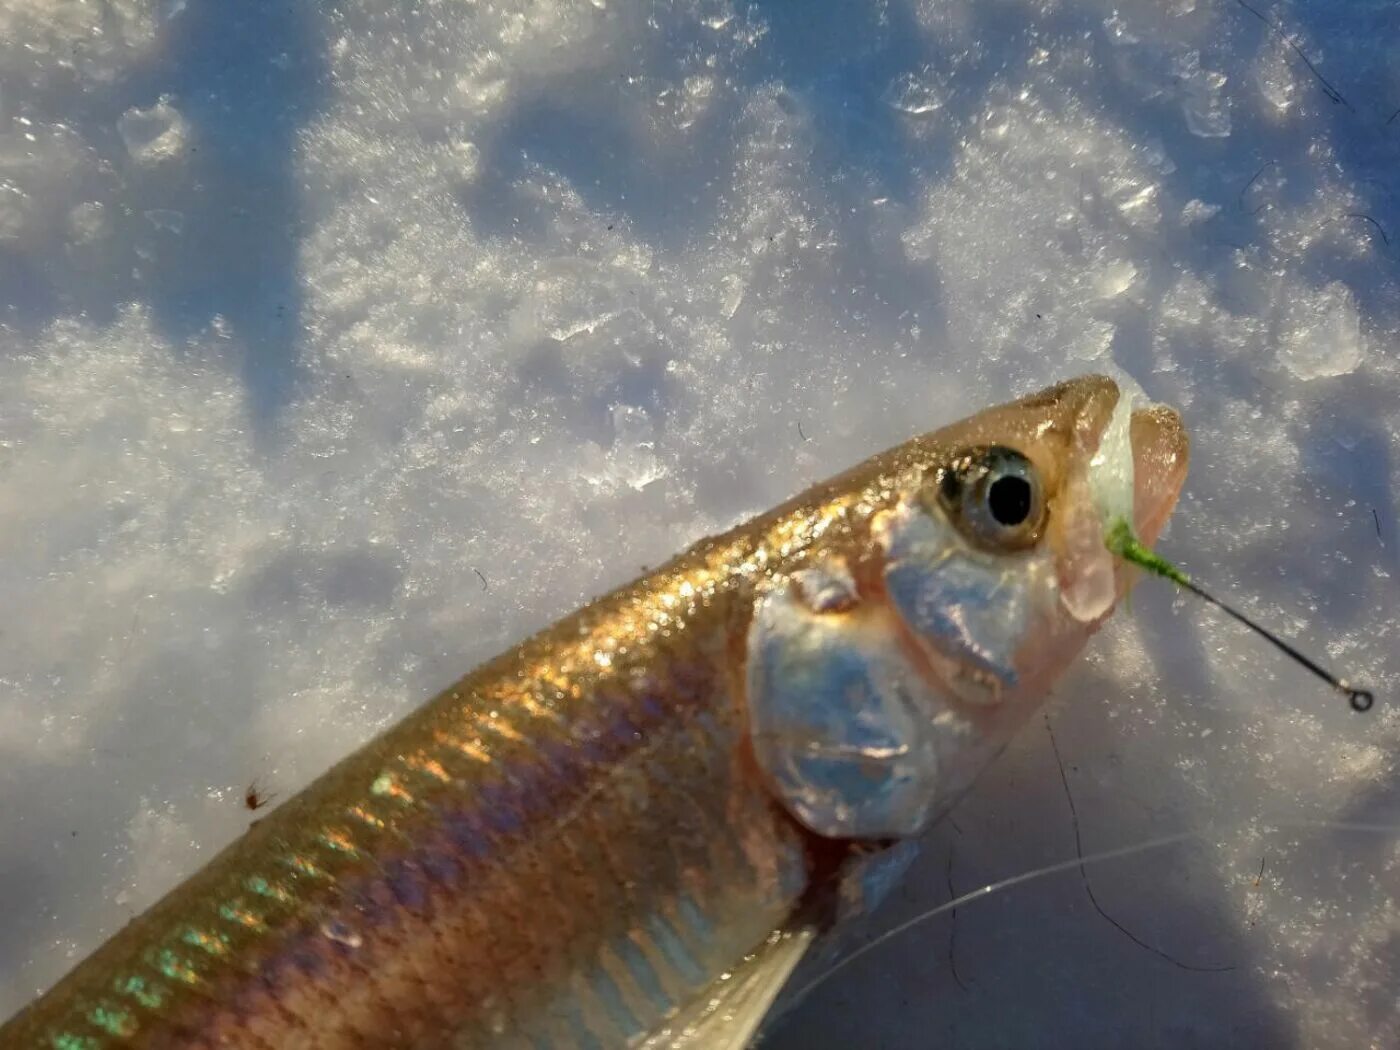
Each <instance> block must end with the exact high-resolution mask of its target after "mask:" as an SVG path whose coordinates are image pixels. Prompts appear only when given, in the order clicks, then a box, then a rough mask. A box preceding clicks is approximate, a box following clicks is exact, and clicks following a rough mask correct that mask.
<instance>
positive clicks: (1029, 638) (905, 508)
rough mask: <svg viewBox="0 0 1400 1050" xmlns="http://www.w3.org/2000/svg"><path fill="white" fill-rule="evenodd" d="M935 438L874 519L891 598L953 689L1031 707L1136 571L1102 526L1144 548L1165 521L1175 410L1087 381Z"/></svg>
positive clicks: (1174, 473) (1182, 463)
mask: <svg viewBox="0 0 1400 1050" xmlns="http://www.w3.org/2000/svg"><path fill="white" fill-rule="evenodd" d="M928 447H929V453H928V459H927V460H926V462H924V463H922V464H920V465H919V467H918V469H917V471H916V472H915V473H914V474H913V475H912V476H911V478H910V480H909V481H908V482H906V483H905V485H904V486H903V487H902V491H901V492H900V494H899V495H898V496H897V498H896V500H895V502H894V505H893V506H892V507H891V508H889V509H887V510H886V511H884V512H882V513H881V514H879V515H877V517H876V519H875V521H874V523H873V527H872V533H873V537H874V539H875V541H876V546H877V548H878V551H879V555H880V574H881V582H882V584H883V586H884V589H885V594H886V597H887V600H888V602H889V604H890V606H891V607H892V608H893V610H894V611H895V612H896V614H897V616H898V618H899V620H900V621H901V623H902V625H903V627H904V628H905V629H907V630H908V632H909V634H910V636H911V638H912V639H913V641H914V642H915V645H916V647H917V649H918V650H919V652H920V653H921V654H922V655H923V657H924V658H925V659H926V660H927V661H928V669H929V671H930V672H931V673H932V674H933V676H934V677H935V679H936V680H937V681H938V683H939V685H940V686H941V687H942V688H943V689H944V690H945V691H946V692H948V693H950V694H952V695H954V696H956V697H958V698H960V699H961V700H963V701H964V702H967V703H973V704H987V705H994V706H998V707H1004V706H1011V707H1015V706H1017V705H1018V704H1020V703H1026V702H1029V703H1038V702H1039V700H1040V699H1042V698H1043V696H1044V693H1045V692H1046V690H1047V689H1048V688H1049V686H1050V684H1051V682H1052V681H1053V680H1054V678H1055V677H1056V676H1057V675H1058V674H1059V673H1060V672H1061V671H1063V670H1064V668H1065V667H1066V666H1067V665H1068V664H1069V663H1070V662H1071V661H1072V660H1073V659H1074V657H1075V656H1076V655H1077V654H1078V652H1079V651H1080V649H1082V647H1083V645H1084V643H1085V642H1086V641H1087V640H1088V638H1089V637H1090V635H1092V634H1093V632H1094V631H1095V630H1096V629H1097V628H1098V627H1099V626H1100V625H1101V624H1102V623H1103V622H1104V621H1105V620H1106V619H1107V618H1108V617H1109V616H1110V615H1111V613H1112V612H1113V609H1114V607H1115V606H1116V604H1117V603H1118V601H1119V600H1120V599H1121V598H1122V597H1123V596H1124V594H1125V593H1126V592H1127V590H1128V588H1129V587H1130V586H1131V585H1132V582H1133V580H1134V579H1135V575H1136V574H1135V572H1134V571H1133V570H1131V568H1130V567H1129V566H1127V565H1125V564H1124V563H1122V562H1121V560H1120V559H1118V558H1116V557H1115V556H1114V555H1113V554H1112V553H1111V552H1110V550H1109V548H1108V546H1107V544H1106V542H1105V537H1106V531H1107V529H1108V527H1109V524H1110V523H1111V522H1112V521H1113V520H1115V519H1117V518H1123V519H1125V520H1127V521H1129V522H1130V523H1131V524H1132V525H1133V527H1134V529H1135V531H1136V533H1137V535H1138V536H1139V537H1141V538H1142V540H1143V541H1144V542H1145V543H1148V544H1151V543H1152V542H1153V541H1154V540H1155V539H1156V537H1157V535H1158V534H1159V533H1160V532H1161V530H1162V527H1163V526H1164V525H1165V523H1166V521H1167V518H1168V516H1169V515H1170V513H1171V510H1172V508H1173V507H1174V505H1175V503H1176V499H1177V496H1178V494H1179V492H1180V489H1181V485H1182V482H1183V481H1184V479H1185V475H1186V467H1187V461H1188V458H1189V453H1188V447H1187V438H1186V431H1185V429H1184V427H1183V426H1182V424H1181V419H1180V417H1179V416H1178V415H1177V413H1176V412H1174V411H1173V410H1171V409H1170V408H1166V407H1164V406H1158V405H1154V406H1148V407H1140V408H1139V407H1135V406H1134V404H1133V398H1132V397H1131V396H1130V395H1126V394H1123V393H1122V392H1120V390H1119V387H1118V385H1117V384H1116V383H1115V382H1114V381H1113V380H1112V379H1109V378H1107V377H1104V376H1085V377H1082V378H1079V379H1075V380H1072V381H1070V382H1067V383H1062V384H1060V385H1058V386H1055V387H1051V388H1050V389H1048V390H1045V391H1042V392H1041V393H1038V394H1035V395H1033V396H1031V397H1027V398H1024V399H1022V400H1020V401H1016V402H1012V403H1010V404H1007V405H1002V406H998V407H996V408H992V409H989V410H987V411H984V412H982V413H980V414H978V415H976V416H973V417H971V418H970V419H967V420H964V421H963V422H961V423H958V424H954V425H953V426H951V427H948V428H946V429H945V430H942V431H939V432H937V433H936V434H934V435H931V437H930V439H929V440H928Z"/></svg>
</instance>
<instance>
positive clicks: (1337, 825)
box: [792, 820, 1400, 1003]
mask: <svg viewBox="0 0 1400 1050" xmlns="http://www.w3.org/2000/svg"><path fill="white" fill-rule="evenodd" d="M1304 828H1308V829H1326V830H1331V831H1354V832H1359V833H1361V834H1371V835H1390V836H1395V837H1400V824H1370V823H1365V822H1362V821H1344V820H1282V821H1275V822H1271V823H1269V824H1264V825H1258V824H1254V823H1252V822H1249V821H1243V822H1241V823H1239V824H1234V825H1225V826H1223V827H1219V828H1198V829H1197V830H1195V831H1178V832H1176V833H1174V834H1171V835H1160V836H1158V837H1157V838H1153V839H1147V840H1146V841H1144V842H1136V843H1134V844H1133V845H1131V846H1118V847H1116V848H1115V849H1106V850H1102V851H1100V852H1098V853H1090V854H1088V855H1086V856H1083V857H1071V858H1069V859H1068V860H1062V861H1057V862H1055V863H1054V864H1047V865H1045V866H1044V867H1043V868H1034V869H1032V870H1031V871H1024V872H1022V873H1021V874H1019V875H1012V876H1011V877H1009V878H1005V879H1001V880H999V881H997V882H989V883H987V884H986V885H985V886H979V887H978V888H977V889H975V890H971V891H969V892H967V893H964V894H963V895H962V896H961V897H955V898H954V899H953V900H950V901H945V902H944V903H942V904H939V905H935V906H934V907H932V908H930V909H928V910H927V911H924V912H920V913H919V914H918V915H915V916H914V917H913V918H910V919H906V920H905V921H904V922H901V923H899V924H898V925H896V926H892V927H891V928H890V929H888V930H886V931H885V932H884V933H882V934H880V935H879V936H878V937H875V938H873V939H872V940H869V941H866V942H865V943H864V944H862V945H861V946H860V947H859V948H856V949H855V950H854V951H852V952H851V953H850V954H849V955H847V956H846V957H845V958H843V959H839V960H837V961H836V962H835V963H833V964H832V965H831V966H830V967H828V968H827V969H826V970H824V971H823V972H821V973H819V974H818V975H817V976H816V977H814V978H812V979H811V980H810V981H808V982H807V983H806V984H805V985H803V986H802V989H801V991H799V992H798V993H797V994H796V995H795V996H793V999H792V1002H793V1003H797V1002H801V1001H802V1000H804V999H806V998H807V996H808V995H810V994H811V993H812V992H813V991H814V990H815V989H816V988H818V987H820V986H821V985H823V984H825V983H826V982H827V981H829V980H831V978H833V977H835V976H836V975H837V974H838V973H840V972H841V971H842V970H844V969H846V968H847V967H848V966H850V965H851V964H852V963H854V962H856V961H858V960H860V959H862V958H864V957H865V956H867V955H869V954H870V953H871V952H873V951H875V949H877V948H880V947H883V946H884V945H886V944H888V943H889V942H890V941H893V940H895V939H896V938H898V937H902V936H904V935H905V934H906V933H908V932H909V931H910V930H913V929H916V928H917V927H919V926H922V925H923V924H924V923H926V922H928V921H929V920H931V919H935V918H937V917H938V916H940V915H942V914H943V913H944V912H946V911H952V910H953V909H955V908H962V907H964V906H966V905H968V904H971V903H972V902H973V901H977V900H981V899H982V898H984V897H990V896H991V895H992V894H994V893H1000V892H1001V891H1002V890H1008V889H1011V888H1012V887H1013V886H1020V885H1021V884H1023V883H1027V882H1034V881H1036V880H1039V879H1044V878H1048V877H1049V876H1051V875H1058V874H1060V873H1061V872H1065V871H1073V870H1074V869H1075V868H1082V867H1084V866H1085V865H1088V864H1102V863H1104V862H1105V861H1110V860H1122V859H1123V858H1125V857H1132V856H1136V855H1138V854H1140V853H1149V852H1152V851H1154V850H1160V849H1165V848H1166V847H1167V846H1175V845H1176V844H1178V843H1181V842H1189V841H1191V840H1193V839H1196V840H1205V839H1206V838H1207V837H1208V836H1211V835H1220V834H1224V833H1228V832H1243V831H1251V832H1255V833H1258V834H1268V833H1271V832H1277V831H1285V830H1289V829H1294V830H1297V829H1304Z"/></svg>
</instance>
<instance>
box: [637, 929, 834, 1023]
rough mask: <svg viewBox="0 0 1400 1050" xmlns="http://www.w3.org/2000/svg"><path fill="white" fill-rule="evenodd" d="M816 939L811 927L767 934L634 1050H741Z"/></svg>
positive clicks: (815, 931) (814, 930)
mask: <svg viewBox="0 0 1400 1050" xmlns="http://www.w3.org/2000/svg"><path fill="white" fill-rule="evenodd" d="M816 936H817V930H816V927H815V926H806V925H804V926H799V927H796V928H794V929H785V930H778V931H776V932H775V933H773V934H771V935H770V936H769V937H768V939H767V940H766V941H764V942H763V944H762V945H760V946H759V947H758V948H757V949H755V950H754V951H753V952H752V953H751V954H749V955H747V956H745V957H744V960H743V961H742V962H741V963H739V964H738V965H737V966H735V967H734V969H733V970H731V971H730V972H729V973H728V974H725V975H724V976H722V977H720V978H718V979H717V980H715V981H714V982H713V983H711V984H710V986H709V987H708V988H706V989H705V990H704V991H703V992H701V993H700V994H699V995H697V996H696V997H695V998H694V999H692V1000H691V1001H690V1002H689V1003H688V1004H687V1005H686V1006H685V1007H683V1008H682V1009H681V1011H680V1012H679V1013H678V1014H676V1015H675V1016H674V1017H672V1018H670V1019H669V1020H668V1021H667V1022H666V1024H665V1025H664V1026H663V1027H662V1028H659V1029H657V1030H656V1031H655V1032H653V1033H652V1034H650V1035H648V1036H647V1037H646V1038H645V1039H644V1040H643V1041H642V1042H641V1043H640V1044H639V1050H747V1048H748V1047H749V1046H750V1045H752V1043H753V1040H754V1037H755V1035H757V1033H758V1030H759V1027H760V1026H761V1025H762V1024H763V1021H764V1019H765V1018H766V1017H767V1016H768V1011H769V1010H770V1009H771V1008H772V1006H773V1003H774V1001H775V1000H776V999H777V998H778V995H779V993H780V992H781V991H782V990H783V986H784V985H786V984H787V981H788V978H789V977H791V976H792V972H793V970H795V969H796V968H797V964H798V963H800V962H801V961H802V958H803V956H805V955H806V954H807V949H808V948H810V947H811V945H812V942H813V941H814V940H815V939H816Z"/></svg>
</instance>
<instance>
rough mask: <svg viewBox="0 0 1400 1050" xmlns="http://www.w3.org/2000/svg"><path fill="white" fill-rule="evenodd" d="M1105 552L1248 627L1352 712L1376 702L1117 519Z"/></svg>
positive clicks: (1110, 532) (1109, 534) (1369, 708)
mask: <svg viewBox="0 0 1400 1050" xmlns="http://www.w3.org/2000/svg"><path fill="white" fill-rule="evenodd" d="M1106 542H1107V544H1108V549H1109V550H1110V551H1112V552H1113V553H1114V554H1116V555H1118V557H1120V558H1122V559H1123V560H1124V561H1128V562H1132V563H1133V564H1134V565H1136V566H1138V567H1140V568H1143V569H1146V570H1147V571H1148V572H1150V573H1152V574H1153V575H1154V576H1161V577H1162V578H1163V579H1167V580H1171V581H1172V582H1173V583H1175V584H1176V585H1177V586H1179V587H1184V588H1185V589H1186V590H1188V591H1190V592H1191V593H1192V594H1194V595H1195V596H1196V597H1198V598H1202V599H1204V600H1205V601H1207V602H1209V603H1210V604H1211V605H1214V606H1215V607H1216V608H1217V609H1219V610H1220V611H1221V612H1223V613H1225V614H1226V615H1227V616H1230V617H1232V618H1233V619H1235V620H1237V621H1239V622H1240V623H1242V624H1244V625H1245V626H1246V627H1248V628H1249V629H1250V630H1251V631H1253V632H1254V633H1255V634H1257V635H1259V636H1260V637H1261V638H1263V639H1265V640H1266V641H1268V642H1269V644H1271V645H1273V646H1274V647H1275V648H1277V649H1278V650H1279V651H1280V652H1282V653H1284V654H1285V655H1287V656H1289V657H1291V658H1292V659H1293V660H1294V661H1296V662H1297V663H1300V664H1302V665H1303V666H1304V667H1306V668H1307V669H1308V670H1309V671H1311V672H1312V673H1313V674H1315V675H1317V677H1319V678H1321V679H1322V680H1323V681H1324V682H1326V683H1327V684H1328V685H1330V686H1331V687H1332V688H1333V689H1335V690H1337V692H1339V693H1341V694H1342V695H1343V696H1345V697H1346V698H1347V700H1348V702H1349V703H1350V704H1351V709H1352V710H1353V711H1369V710H1371V707H1372V705H1374V704H1375V702H1376V696H1375V694H1374V693H1372V692H1371V691H1370V690H1369V689H1357V688H1356V687H1355V686H1353V685H1351V684H1350V683H1349V682H1348V681H1347V680H1346V679H1345V678H1338V677H1337V676H1336V675H1334V674H1332V672H1331V671H1328V670H1327V669H1326V668H1325V667H1323V666H1322V665H1321V664H1319V663H1317V661H1315V660H1313V659H1312V658H1311V657H1309V656H1306V655H1305V654H1303V653H1301V652H1299V651H1298V650H1297V649H1295V648H1294V647H1293V646H1292V645H1290V644H1289V643H1288V642H1285V641H1284V640H1283V639H1282V638H1280V637H1279V636H1278V635H1276V634H1274V633H1273V632H1272V631H1269V630H1268V629H1267V628H1264V627H1261V626H1260V625H1259V624H1257V623H1255V622H1254V621H1253V620H1251V619H1250V618H1249V617H1248V616H1246V615H1245V614H1244V613H1242V612H1240V611H1239V610H1238V609H1235V608H1233V607H1232V606H1230V605H1227V604H1226V603H1225V602H1223V601H1221V600H1220V599H1219V598H1217V597H1215V595H1213V594H1211V593H1209V592H1208V591H1206V590H1205V589H1204V588H1203V587H1201V586H1200V585H1199V584H1197V583H1195V582H1194V581H1193V580H1192V579H1191V577H1189V576H1187V575H1186V573H1184V572H1182V571H1181V570H1180V569H1178V568H1177V567H1176V566H1175V565H1173V564H1172V563H1171V562H1169V561H1167V559H1166V558H1163V557H1162V556H1161V555H1160V554H1158V553H1157V552H1156V551H1154V550H1152V549H1151V548H1149V547H1146V546H1144V545H1143V544H1142V543H1141V542H1140V541H1139V540H1138V538H1137V537H1136V536H1134V535H1133V530H1132V526H1130V525H1129V524H1128V523H1127V522H1126V521H1124V520H1122V519H1119V520H1118V521H1116V522H1114V524H1113V526H1112V527H1111V528H1110V529H1109V532H1108V538H1107V541H1106Z"/></svg>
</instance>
